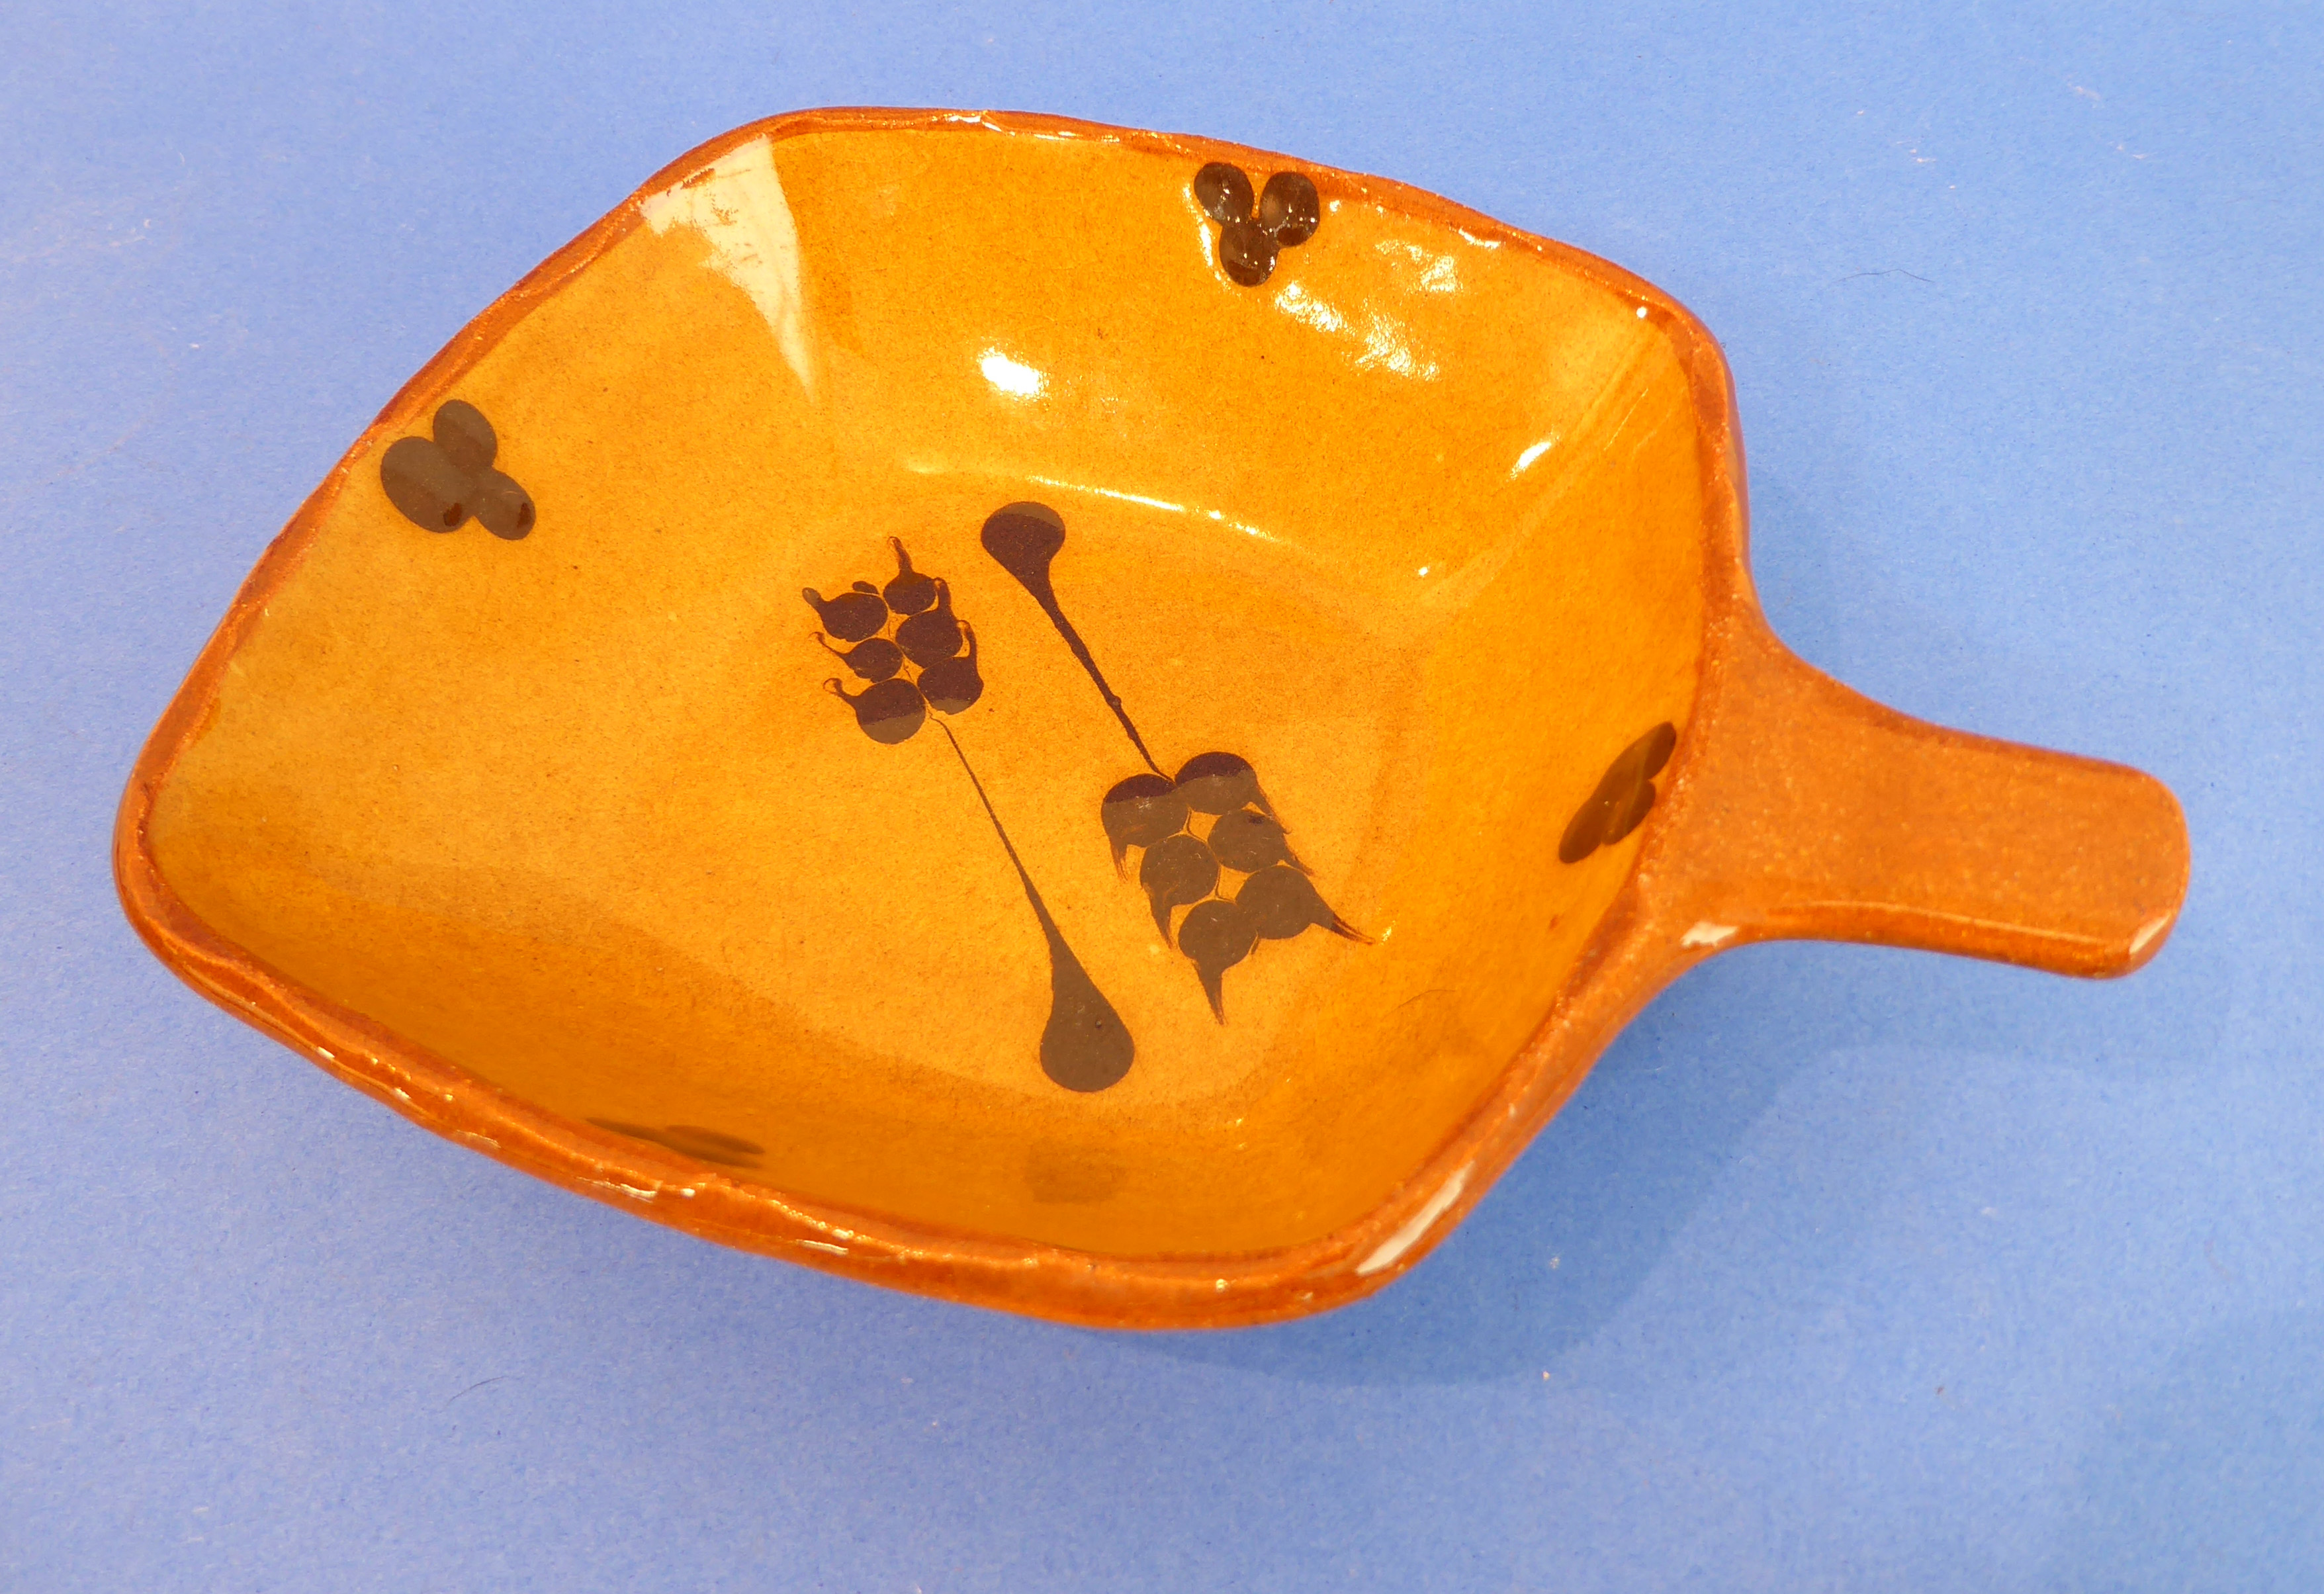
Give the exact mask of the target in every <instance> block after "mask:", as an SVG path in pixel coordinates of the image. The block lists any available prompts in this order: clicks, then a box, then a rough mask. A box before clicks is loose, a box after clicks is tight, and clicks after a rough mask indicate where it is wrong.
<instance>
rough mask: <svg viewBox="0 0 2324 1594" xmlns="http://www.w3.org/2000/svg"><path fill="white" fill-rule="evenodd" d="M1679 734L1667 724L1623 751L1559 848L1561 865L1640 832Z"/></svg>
mask: <svg viewBox="0 0 2324 1594" xmlns="http://www.w3.org/2000/svg"><path fill="white" fill-rule="evenodd" d="M1677 745H1678V732H1677V731H1676V730H1675V729H1674V727H1673V726H1672V724H1671V723H1670V722H1669V721H1668V720H1665V721H1664V722H1663V723H1661V724H1659V725H1656V726H1655V728H1654V729H1653V730H1651V731H1649V732H1647V733H1646V734H1645V735H1643V736H1641V737H1639V738H1638V739H1637V741H1636V742H1632V743H1630V745H1629V746H1628V747H1626V748H1624V749H1623V750H1622V751H1621V752H1620V753H1619V754H1618V756H1617V757H1616V758H1615V760H1614V761H1613V763H1612V764H1610V765H1609V766H1608V767H1607V769H1606V773H1605V776H1604V777H1603V778H1602V779H1600V781H1599V782H1598V789H1597V790H1595V791H1593V792H1591V794H1590V797H1589V800H1588V801H1586V802H1584V803H1583V804H1582V807H1581V809H1580V810H1579V811H1578V812H1577V813H1575V815H1573V820H1572V823H1571V824H1570V825H1567V826H1566V827H1565V835H1564V838H1563V840H1561V841H1560V842H1559V843H1557V859H1558V861H1559V862H1561V863H1579V862H1581V861H1582V860H1583V859H1584V858H1587V857H1589V856H1590V854H1591V853H1592V852H1596V851H1597V850H1598V849H1599V848H1600V847H1610V846H1612V845H1613V844H1614V843H1616V842H1618V841H1620V840H1621V839H1622V838H1623V837H1624V836H1626V835H1628V834H1630V833H1631V832H1632V831H1634V830H1636V829H1637V828H1638V825H1639V824H1640V823H1641V822H1642V821H1644V820H1645V818H1646V814H1647V812H1648V811H1649V810H1650V809H1652V808H1653V807H1654V806H1655V776H1657V775H1659V774H1661V773H1662V771H1663V766H1664V765H1665V764H1667V763H1669V762H1670V755H1671V750H1672V749H1673V748H1674V747H1676V746H1677Z"/></svg>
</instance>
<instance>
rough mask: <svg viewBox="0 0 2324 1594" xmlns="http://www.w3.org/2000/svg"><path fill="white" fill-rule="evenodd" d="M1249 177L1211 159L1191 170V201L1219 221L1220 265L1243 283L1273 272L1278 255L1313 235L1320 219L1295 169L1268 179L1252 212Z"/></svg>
mask: <svg viewBox="0 0 2324 1594" xmlns="http://www.w3.org/2000/svg"><path fill="white" fill-rule="evenodd" d="M1251 198H1252V196H1251V189H1250V178H1248V177H1246V176H1244V175H1243V171H1242V169H1241V168H1240V167H1239V166H1231V165H1229V164H1228V163H1227V162H1226V161H1212V162H1211V163H1210V164H1209V165H1208V166H1205V167H1203V169H1202V170H1200V171H1197V172H1196V173H1194V203H1195V204H1197V205H1200V206H1201V207H1203V215H1205V216H1207V217H1210V218H1211V219H1212V220H1213V221H1214V222H1216V223H1218V224H1219V268H1220V269H1221V270H1222V271H1223V272H1226V274H1227V275H1228V276H1229V277H1231V278H1232V279H1233V280H1234V281H1237V282H1240V283H1241V284H1242V285H1243V286H1244V287H1245V288H1256V287H1258V286H1259V284H1260V283H1261V282H1264V281H1267V279H1268V277H1269V276H1271V275H1273V274H1274V272H1275V262H1276V257H1277V254H1278V253H1280V252H1281V251H1283V250H1286V249H1295V248H1296V247H1298V246H1299V245H1300V244H1305V242H1307V240H1308V239H1310V238H1312V237H1314V235H1315V229H1316V227H1318V226H1321V225H1322V223H1323V201H1322V200H1321V199H1320V198H1318V197H1317V195H1316V192H1315V185H1314V183H1313V182H1311V181H1309V180H1307V179H1306V178H1305V177H1303V176H1301V175H1300V174H1299V173H1298V172H1296V171H1278V172H1277V173H1276V174H1275V175H1274V176H1273V177H1270V178H1268V180H1267V187H1266V188H1265V189H1262V190H1261V191H1260V192H1259V196H1258V200H1259V206H1258V212H1257V214H1256V215H1254V214H1253V213H1252V208H1251Z"/></svg>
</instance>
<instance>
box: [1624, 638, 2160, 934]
mask: <svg viewBox="0 0 2324 1594" xmlns="http://www.w3.org/2000/svg"><path fill="white" fill-rule="evenodd" d="M1747 629H1748V631H1750V632H1752V633H1754V634H1752V635H1751V636H1750V637H1749V638H1748V639H1747V640H1745V641H1744V644H1743V645H1742V646H1741V647H1739V648H1738V649H1737V650H1735V651H1734V653H1733V654H1732V655H1730V657H1731V659H1732V660H1733V663H1732V668H1730V669H1729V671H1727V672H1725V673H1726V674H1727V677H1728V678H1726V679H1724V680H1722V681H1720V683H1718V686H1717V693H1718V697H1719V699H1720V703H1719V704H1708V703H1707V704H1705V705H1703V706H1704V707H1705V708H1709V709H1711V711H1712V712H1711V714H1710V715H1707V716H1704V717H1707V718H1709V719H1710V720H1711V722H1712V725H1711V726H1710V727H1706V728H1707V729H1710V728H1715V734H1712V735H1709V736H1706V737H1705V739H1704V745H1703V750H1702V752H1703V756H1701V758H1697V759H1693V760H1688V762H1689V764H1690V766H1691V767H1690V768H1689V769H1687V770H1686V771H1685V777H1684V787H1685V790H1684V792H1683V796H1682V795H1681V794H1679V793H1675V792H1674V794H1673V795H1674V796H1676V797H1680V801H1679V802H1678V803H1677V804H1674V807H1676V808H1681V809H1683V810H1684V811H1685V813H1686V814H1687V815H1688V817H1689V818H1690V819H1691V820H1692V823H1688V824H1683V825H1674V826H1673V830H1674V832H1676V833H1677V834H1674V837H1673V842H1674V845H1676V846H1683V848H1685V851H1684V852H1681V853H1679V854H1677V855H1678V856H1679V857H1680V858H1682V859H1684V860H1686V863H1685V864H1684V865H1683V866H1682V867H1683V873H1684V875H1685V877H1686V880H1685V884H1684V885H1683V886H1682V887H1681V888H1680V889H1679V890H1678V892H1677V893H1676V897H1677V898H1678V899H1677V900H1675V901H1674V902H1672V903H1671V904H1670V907H1671V908H1674V909H1675V910H1676V911H1675V912H1674V913H1671V914H1670V915H1669V917H1668V918H1667V920H1666V922H1670V923H1671V924H1672V925H1673V933H1674V935H1677V936H1678V937H1679V939H1680V944H1681V945H1682V946H1685V947H1711V948H1713V949H1716V948H1718V947H1720V946H1723V945H1727V944H1742V943H1743V942H1746V941H1761V940H1775V939H1807V940H1821V941H1858V942H1875V943H1878V944H1883V945H1889V946H1909V947H1917V948H1921V949H1923V950H1927V951H1931V952H1950V953H1960V954H1966V955H1968V956H1971V957H1985V958H1995V959H1998V960H2000V961H2002V962H2005V963H2023V964H2025V965H2027V966H2029V967H2033V968H2037V969H2047V970H2050V971H2052V972H2057V973H2061V974H2083V975H2091V976H2101V977H2103V976H2109V975H2116V974H2126V973H2128V972H2130V971H2131V970H2133V969H2135V968H2137V967H2138V966H2139V965H2140V964H2142V963H2145V962H2146V960H2147V959H2149V958H2151V957H2153V955H2154V954H2155V952H2156V951H2157V950H2158V949H2159V948H2160V947H2161V945H2162V944H2163V939H2164V936H2165V935H2167V933H2168V932H2169V930H2170V928H2171V926H2172V922H2173V921H2174V920H2175V919H2176V918H2177V917H2178V912H2179V907H2180V903H2181V900H2182V899H2183V898H2184V897H2185V895H2186V890H2187V868H2188V850H2187V826H2186V821H2185V819H2184V817H2183V816H2182V815H2181V813H2180V810H2179V804H2178V802H2177V800H2176V799H2175V798H2173V797H2172V795H2171V793H2170V791H2169V789H2168V788H2165V787H2164V786H2163V784H2162V782H2160V781H2158V780H2156V779H2153V777H2152V776H2149V775H2144V774H2141V773H2140V772H2139V771H2137V770H2135V769H2126V768H2124V767H2123V766H2122V765H2120V764H2109V763H2104V762H2101V761H2099V760H2095V759H2084V758H2075V757H2071V756H2070V755H2068V754H2065V753H2057V752H2048V751H2043V750H2041V749H2038V748H2032V747H2021V746H2018V745H2016V744H2015V743H2013V742H1995V741H1991V740H1988V739H1987V738H1985V737H1982V736H1971V735H1969V734H1966V733H1962V732H1958V731H1947V730H1942V729H1940V728H1939V727H1937V726H1934V725H1930V724H1926V723H1922V722H1921V721H1918V720H1914V719H1910V718H1907V717H1906V716H1904V715H1903V714H1897V713H1895V712H1894V711H1893V710H1891V709H1887V708H1884V707H1882V706H1881V705H1878V704H1877V703H1874V702H1872V701H1871V700H1870V699H1868V698H1867V697H1864V696H1860V695H1859V694H1858V693H1855V692H1851V691H1850V690H1849V689H1848V688H1847V687H1846V686H1841V685H1840V683H1839V682H1837V681H1835V680H1833V679H1832V678H1831V677H1829V676H1826V675H1824V674H1823V673H1822V672H1821V671H1820V670H1817V669H1815V668H1812V667H1811V666H1809V665H1808V664H1806V663H1804V662H1803V661H1802V660H1801V659H1798V658H1797V657H1796V656H1794V654H1793V653H1792V652H1791V651H1790V650H1788V649H1786V648H1784V645H1783V644H1782V643H1781V642H1780V641H1778V640H1775V636H1774V634H1773V633H1772V632H1769V631H1766V630H1765V628H1764V626H1763V625H1760V624H1757V623H1754V624H1750V625H1748V628H1747ZM1722 705H1723V707H1724V712H1720V709H1721V707H1722ZM1673 817H1674V818H1676V817H1678V815H1676V814H1674V815H1673ZM1695 860H1700V863H1699V865H1698V864H1696V863H1695ZM1682 920H1683V922H1680V921H1682Z"/></svg>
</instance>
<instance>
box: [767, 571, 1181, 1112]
mask: <svg viewBox="0 0 2324 1594" xmlns="http://www.w3.org/2000/svg"><path fill="white" fill-rule="evenodd" d="M888 546H889V547H890V548H892V549H893V550H895V555H896V574H895V575H894V576H891V577H890V579H889V581H888V583H887V585H884V586H874V585H871V583H870V582H868V581H859V582H856V583H855V584H854V585H853V586H851V587H850V588H849V589H848V590H847V591H845V592H843V593H840V594H837V595H836V596H834V597H829V598H826V597H825V596H824V595H823V594H821V593H819V592H817V591H816V589H815V588H813V587H811V586H810V587H806V588H804V589H802V590H801V592H800V594H799V595H800V596H802V597H804V598H805V599H806V600H807V605H808V606H809V607H810V608H812V609H813V610H814V611H815V612H816V614H817V615H819V616H820V617H821V618H822V621H823V624H824V630H823V631H817V632H816V638H815V640H816V641H818V642H820V643H821V644H822V645H823V647H824V649H825V650H826V651H828V652H829V653H831V654H832V655H834V656H835V658H837V659H839V661H840V662H841V663H842V664H844V665H845V666H846V667H847V669H848V672H849V673H850V674H851V675H853V676H854V677H856V678H857V679H858V680H862V681H865V682H868V683H869V685H867V686H865V687H864V688H863V690H862V691H861V692H855V693H850V692H849V691H848V690H847V688H846V686H844V684H843V683H842V682H841V681H840V679H839V677H836V676H835V677H832V678H830V679H829V680H826V681H825V682H824V683H823V687H824V690H825V691H826V692H829V693H830V694H831V695H832V696H835V697H837V698H838V699H839V700H840V701H841V702H843V703H844V704H845V705H847V706H848V707H849V708H851V709H853V711H854V713H855V723H856V727H857V728H858V729H859V730H861V731H862V733H864V734H865V735H866V736H869V737H870V738H871V740H872V741H874V742H881V743H883V744H885V745H887V746H890V747H893V746H895V745H897V744H899V743H900V742H909V741H910V740H911V739H912V738H913V737H914V736H916V735H918V733H919V729H920V727H921V726H922V725H923V724H926V723H927V717H928V710H930V709H932V708H933V709H935V710H936V712H937V713H938V714H944V715H946V716H950V715H954V714H964V713H965V712H967V710H968V709H970V708H971V707H973V705H975V703H976V701H977V699H978V698H980V697H982V696H984V678H983V677H982V676H981V675H979V674H978V673H977V668H976V632H975V631H973V630H971V629H970V627H969V625H968V622H966V621H964V620H962V619H960V618H959V617H958V616H957V615H955V614H954V613H953V609H952V588H951V586H950V585H947V584H946V583H945V581H944V579H943V578H942V577H941V576H927V575H924V574H922V573H921V572H920V571H918V570H916V569H914V568H913V567H912V556H911V555H910V554H909V553H908V552H907V551H906V550H905V548H904V545H903V543H902V542H901V541H900V540H899V539H896V538H893V537H891V538H890V539H888ZM834 638H836V639H837V640H838V641H840V642H845V643H848V644H850V646H848V647H845V648H842V647H839V646H837V645H836V644H835V642H834V640H833V639H834ZM964 646H965V648H966V651H963V648H964ZM936 729H938V730H939V731H941V732H943V733H944V737H945V742H948V743H950V744H951V747H952V751H953V756H954V758H955V759H957V760H960V767H961V771H962V773H964V774H965V775H966V776H967V777H968V783H969V785H970V786H971V787H972V788H974V790H975V792H976V800H977V802H978V803H979V804H980V805H982V807H983V809H984V815H985V817H986V818H988V819H990V820H991V822H992V831H993V834H995V835H997V836H999V837H1000V838H1001V851H1002V852H1006V853H1007V854H1008V855H1009V862H1010V867H1011V868H1013V869H1015V870H1016V871H1017V880H1018V882H1019V884H1020V885H1022V886H1023V887H1024V888H1025V899H1026V900H1027V901H1028V903H1030V904H1031V905H1032V908H1033V917H1034V919H1035V920H1036V922H1037V923H1038V924H1039V925H1040V926H1041V936H1042V939H1043V940H1044V941H1046V942H1047V944H1048V950H1049V1019H1048V1023H1047V1025H1046V1026H1044V1027H1043V1028H1042V1031H1041V1047H1040V1058H1041V1071H1042V1072H1043V1073H1047V1075H1048V1076H1049V1079H1050V1080H1051V1082H1052V1083H1056V1084H1058V1085H1062V1086H1064V1087H1065V1089H1066V1090H1069V1091H1102V1090H1104V1089H1105V1088H1106V1087H1107V1086H1108V1085H1111V1084H1113V1083H1116V1082H1117V1081H1119V1080H1120V1078H1121V1077H1122V1075H1124V1074H1125V1073H1129V1072H1130V1064H1131V1062H1133V1061H1134V1060H1135V1059H1136V1057H1137V1055H1138V1047H1137V1045H1136V1043H1135V1041H1134V1040H1133V1039H1132V1038H1131V1037H1130V1031H1129V1029H1128V1028H1127V1027H1125V1026H1124V1025H1123V1024H1122V1022H1121V1015H1120V1014H1119V1013H1117V1012H1115V1011H1114V1009H1113V1004H1112V1003H1111V1002H1110V1001H1108V1000H1106V999H1105V993H1104V992H1102V991H1101V990H1098V988H1097V982H1096V981H1093V980H1092V979H1091V978H1090V976H1089V971H1088V970H1086V969H1085V968H1084V967H1083V966H1082V961H1081V959H1080V958H1079V957H1077V956H1075V955H1074V949H1073V948H1072V947H1071V946H1069V945H1067V944H1065V933H1064V932H1063V931H1062V930H1060V929H1059V928H1058V927H1057V921H1056V919H1055V918H1054V917H1051V916H1050V913H1049V908H1048V904H1047V903H1046V902H1044V901H1043V900H1042V899H1041V893H1040V891H1039V890H1038V889H1036V887H1035V886H1034V884H1033V877H1032V875H1030V874H1029V873H1028V872H1027V871H1026V869H1025V861H1024V860H1023V859H1021V858H1019V856H1018V855H1017V848H1016V845H1015V843H1012V842H1010V839H1009V832H1008V830H1007V829H1006V828H1004V827H1003V826H1002V825H1001V815H999V814H998V813H997V812H995V811H994V809H993V806H992V799H991V797H989V796H987V795H986V793H985V790H984V782H982V780H980V779H977V776H976V770H975V769H974V768H973V766H971V765H970V763H969V761H968V753H967V752H966V751H965V750H964V749H963V748H962V746H961V744H960V738H958V737H957V736H955V735H954V734H953V731H952V727H951V726H950V725H948V724H946V723H945V722H944V721H943V720H938V721H937V722H936Z"/></svg>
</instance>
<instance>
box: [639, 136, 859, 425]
mask: <svg viewBox="0 0 2324 1594" xmlns="http://www.w3.org/2000/svg"><path fill="white" fill-rule="evenodd" d="M638 208H639V213H640V214H641V215H642V216H643V217H645V220H646V225H647V226H650V227H651V228H653V230H654V231H655V232H657V233H666V232H668V231H669V229H670V228H672V227H674V226H687V227H691V228H693V229H694V230H695V231H696V232H698V233H700V234H701V235H703V237H705V239H707V240H708V241H709V244H710V264H711V266H712V268H713V269H714V270H715V271H716V272H718V273H719V274H720V275H721V276H723V277H724V278H725V279H726V280H727V281H730V282H732V283H733V284H734V286H736V287H737V288H740V289H741V290H742V291H743V292H745V293H747V294H749V295H750V296H751V302H752V304H754V305H756V306H757V307H758V309H759V314H760V316H761V317H762V318H764V319H765V321H766V323H767V327H768V329H769V330H770V331H771V332H773V333H774V335H775V346H776V347H778V348H779V349H780V350H782V354H783V364H786V365H788V366H789V367H790V368H791V374H792V375H794V376H796V377H798V382H799V386H800V387H802V388H804V389H805V390H806V391H807V396H808V397H809V398H813V397H814V396H815V366H814V364H813V360H812V357H811V355H810V354H809V351H808V346H807V295H806V292H805V290H804V289H803V288H802V287H801V284H800V268H799V240H798V223H797V222H795V221H793V220H792V219H791V207H790V201H789V200H788V199H787V198H784V197H783V184H782V180H781V179H780V178H779V177H778V176H776V175H775V150H774V145H773V144H772V143H770V141H769V140H767V139H764V138H754V139H752V141H751V142H750V143H746V144H742V145H740V146H739V147H737V148H735V149H732V150H729V151H728V152H726V153H725V154H724V155H722V156H720V157H719V158H718V160H717V161H715V163H714V164H713V165H712V166H711V168H710V170H708V171H707V172H705V173H699V174H697V175H696V176H694V177H690V178H688V179H687V180H686V181H684V182H683V183H680V184H679V185H678V186H677V187H675V188H671V189H664V190H663V191H662V192H660V193H659V194H656V195H654V196H653V197H652V198H649V199H647V200H646V201H645V202H644V203H643V204H642V205H641V206H640V207H638Z"/></svg>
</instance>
